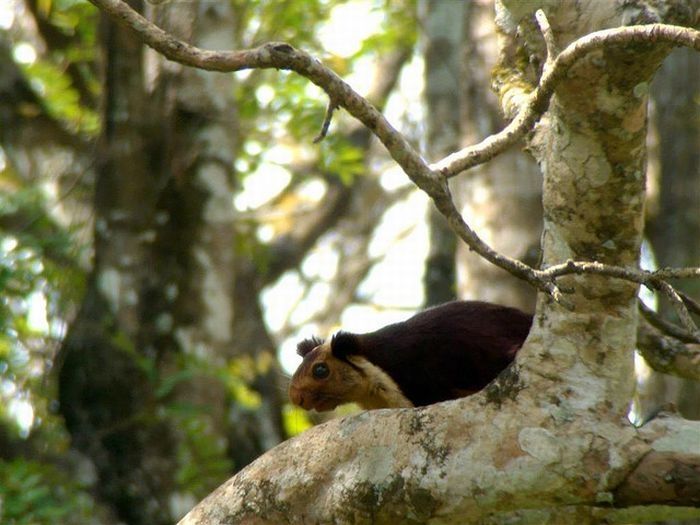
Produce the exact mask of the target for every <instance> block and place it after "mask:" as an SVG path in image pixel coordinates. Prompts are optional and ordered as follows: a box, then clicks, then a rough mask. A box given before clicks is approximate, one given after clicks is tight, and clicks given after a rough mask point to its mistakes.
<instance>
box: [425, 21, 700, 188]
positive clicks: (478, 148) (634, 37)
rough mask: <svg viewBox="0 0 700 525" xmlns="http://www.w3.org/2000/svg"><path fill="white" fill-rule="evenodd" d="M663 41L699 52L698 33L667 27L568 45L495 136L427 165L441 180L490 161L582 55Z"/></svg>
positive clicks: (605, 33) (610, 32)
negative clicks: (633, 44) (616, 46)
mask: <svg viewBox="0 0 700 525" xmlns="http://www.w3.org/2000/svg"><path fill="white" fill-rule="evenodd" d="M642 42H647V43H654V42H666V43H669V44H675V45H679V46H686V47H690V48H692V49H695V50H696V51H700V31H697V30H695V29H691V28H687V27H681V26H674V25H669V24H649V25H644V26H628V27H618V28H614V29H604V30H601V31H596V32H594V33H590V34H589V35H586V36H584V37H581V38H579V39H578V40H576V41H575V42H572V43H571V44H569V45H568V46H567V47H566V49H564V50H563V51H562V52H561V53H560V54H559V55H558V56H557V58H556V59H555V60H554V62H553V63H552V65H551V67H550V68H548V69H547V70H546V71H545V72H544V73H543V75H542V78H541V79H540V83H539V86H537V89H535V90H534V91H533V92H532V93H531V94H530V96H529V97H528V98H527V99H526V100H525V101H524V102H523V105H522V108H521V109H520V112H519V113H518V115H517V116H516V117H515V118H514V119H513V120H512V121H511V122H510V124H508V125H507V126H506V127H505V128H503V129H502V130H501V131H499V132H498V133H495V134H493V135H491V136H489V137H487V138H486V139H484V140H483V141H481V142H480V143H479V144H475V145H474V146H469V147H467V148H464V149H462V150H461V151H458V152H456V153H453V154H451V155H448V156H447V157H445V158H444V159H442V160H440V161H439V162H436V163H435V164H432V165H431V168H432V169H434V170H436V171H439V172H440V173H441V174H442V175H443V176H445V177H454V176H455V175H458V174H459V173H460V172H462V171H464V170H467V169H469V168H473V167H474V166H476V165H478V164H483V163H484V162H486V161H488V160H491V159H492V158H494V157H495V156H496V155H498V154H499V153H501V152H502V151H504V150H506V149H507V148H509V147H511V146H512V145H514V144H515V143H516V142H517V141H518V140H520V139H521V138H523V136H525V133H527V132H528V131H529V130H530V129H532V126H533V125H534V124H535V122H537V120H538V119H539V118H540V116H542V114H543V113H544V112H545V111H546V109H547V107H548V105H549V99H550V98H551V97H552V94H553V93H554V88H555V87H556V86H557V84H558V83H559V82H560V81H561V80H562V79H563V78H564V77H565V76H566V74H567V73H568V71H569V69H570V68H571V66H573V65H574V63H576V61H577V60H579V59H580V58H581V57H583V56H584V55H585V54H586V53H588V52H590V51H593V50H595V49H600V48H601V47H603V46H609V45H615V44H632V43H642Z"/></svg>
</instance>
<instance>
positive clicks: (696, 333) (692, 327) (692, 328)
mask: <svg viewBox="0 0 700 525" xmlns="http://www.w3.org/2000/svg"><path fill="white" fill-rule="evenodd" d="M651 282H652V285H653V286H654V287H655V288H656V289H657V290H659V291H661V292H663V293H664V294H665V295H666V297H668V299H669V301H671V305H673V308H674V309H675V310H676V314H677V315H678V319H679V320H680V322H681V324H682V325H683V327H684V328H685V329H686V330H688V332H689V333H690V334H692V335H693V337H695V338H696V339H697V340H698V341H699V342H700V330H698V327H697V325H696V324H695V321H693V318H692V317H691V316H690V313H689V312H688V308H686V306H685V303H684V302H683V299H681V296H680V295H678V292H676V290H675V289H674V288H673V286H671V285H670V284H669V283H667V282H666V281H662V280H657V279H654V280H652V281H651Z"/></svg>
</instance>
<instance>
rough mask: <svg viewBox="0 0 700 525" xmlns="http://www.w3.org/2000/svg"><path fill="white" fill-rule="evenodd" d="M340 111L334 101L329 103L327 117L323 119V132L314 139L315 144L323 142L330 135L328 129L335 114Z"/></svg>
mask: <svg viewBox="0 0 700 525" xmlns="http://www.w3.org/2000/svg"><path fill="white" fill-rule="evenodd" d="M336 109H338V105H337V104H334V103H333V100H332V99H331V100H329V101H328V107H327V108H326V116H325V117H324V119H323V124H322V125H321V131H319V133H318V135H316V137H315V138H314V140H313V142H314V144H318V143H319V142H321V141H322V140H323V139H324V138H325V137H326V135H327V134H328V128H329V127H330V125H331V119H332V118H333V112H334V111H335V110H336Z"/></svg>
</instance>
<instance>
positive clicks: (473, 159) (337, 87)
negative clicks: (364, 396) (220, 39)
mask: <svg viewBox="0 0 700 525" xmlns="http://www.w3.org/2000/svg"><path fill="white" fill-rule="evenodd" d="M90 1H91V2H92V3H93V4H94V5H96V6H97V7H99V8H100V9H102V10H103V11H105V12H106V13H108V14H109V15H110V16H112V17H113V18H115V19H116V20H117V21H118V22H119V23H121V24H123V25H125V26H127V27H130V28H131V29H132V30H133V31H135V32H136V33H137V34H138V35H139V37H140V38H141V39H142V40H143V41H144V42H145V43H146V44H147V45H149V46H150V47H152V48H154V49H155V50H156V51H158V52H160V53H162V54H163V55H164V56H165V57H166V58H168V59H170V60H174V61H176V62H180V63H182V64H185V65H189V66H193V67H198V68H201V69H205V70H211V71H222V72H224V71H239V70H242V69H251V68H276V69H285V70H292V71H295V72H296V73H298V74H300V75H302V76H304V77H305V78H307V79H309V80H310V81H311V82H313V83H314V84H316V85H317V86H319V87H320V88H321V89H323V90H324V91H325V92H326V93H327V94H328V96H329V97H330V100H331V101H333V103H336V104H337V105H338V106H339V107H343V108H344V109H345V110H347V111H348V112H349V113H350V114H351V115H352V116H354V117H355V118H356V119H358V120H359V121H360V122H362V123H363V124H364V125H365V126H366V127H367V128H368V129H369V130H370V131H371V132H372V133H373V134H374V135H375V136H376V137H377V138H378V139H379V140H380V141H381V142H382V144H384V146H385V147H386V149H387V151H388V152H389V154H390V155H391V157H392V158H393V159H394V160H395V161H396V162H397V164H399V165H400V166H401V167H402V168H403V170H404V172H405V173H406V174H407V175H408V177H409V178H410V179H411V180H412V181H413V182H414V183H415V184H416V185H417V186H418V187H419V188H420V189H421V190H423V191H424V192H426V193H427V194H428V195H429V196H430V197H431V198H432V199H433V201H434V203H435V205H436V206H437V208H438V209H439V210H440V212H441V213H442V214H443V215H444V216H445V217H446V218H447V221H448V223H449V224H450V226H451V227H452V229H453V230H454V231H455V232H456V233H457V234H458V235H459V237H460V238H461V239H462V240H464V242H466V243H467V245H468V246H469V247H470V249H472V250H474V251H475V252H476V253H478V254H479V255H481V256H482V257H484V258H485V259H486V260H488V261H490V262H491V263H493V264H495V265H497V266H499V267H500V268H503V269H504V270H506V271H508V272H509V273H511V274H513V275H515V276H516V277H519V278H521V279H524V280H525V281H527V282H529V283H530V284H532V285H533V286H535V287H536V288H537V289H539V290H540V291H542V292H545V293H546V294H548V295H550V296H551V297H552V298H553V299H554V300H555V301H557V302H558V303H560V304H562V305H564V306H566V307H569V308H571V306H570V304H569V303H568V301H567V300H566V299H565V297H564V294H563V291H562V290H561V289H560V287H559V286H558V285H557V284H556V281H555V280H556V277H558V276H560V275H566V274H572V273H597V274H600V275H609V276H613V277H619V278H621V279H626V280H631V281H633V282H639V280H638V277H639V274H638V273H635V270H629V269H622V268H617V267H608V266H607V265H603V264H600V263H587V262H569V263H565V265H563V266H557V267H556V268H557V269H556V270H553V269H552V268H549V269H547V270H543V271H540V270H535V269H534V268H532V267H530V266H528V265H526V264H524V263H522V262H520V261H518V260H516V259H512V258H510V257H506V256H504V255H502V254H499V253H498V252H496V251H495V250H493V249H492V248H491V247H490V246H489V245H488V244H486V243H485V242H483V241H482V240H481V239H480V238H479V236H478V235H477V234H476V232H474V231H473V230H472V229H471V228H470V227H469V225H468V224H467V223H466V222H465V221H464V219H463V218H462V216H461V214H460V213H459V211H458V210H457V208H456V206H455V204H454V202H453V200H452V197H451V195H450V191H449V187H448V185H447V180H448V179H449V178H450V177H453V176H455V175H457V174H459V173H461V172H462V171H464V170H466V169H469V168H471V167H474V166H476V165H478V164H482V163H484V162H486V161H488V160H490V159H492V158H493V157H494V156H496V155H497V154H499V153H501V152H502V151H504V150H505V149H507V148H508V147H510V146H512V145H513V144H514V143H515V142H516V141H518V140H519V139H521V138H522V137H523V136H524V135H525V133H526V132H527V131H529V130H530V129H531V128H532V126H533V125H534V124H535V122H536V121H537V120H538V119H539V117H540V116H541V115H542V114H543V113H544V111H545V110H546V109H547V107H548V105H549V100H550V98H551V96H552V94H553V93H554V88H555V87H556V85H557V84H558V83H559V82H560V81H561V80H562V79H564V78H565V76H566V74H567V72H568V71H569V69H570V68H571V66H572V65H573V64H574V63H576V61H577V60H579V59H580V58H581V57H583V56H584V55H586V54H587V53H589V52H590V51H593V50H595V49H600V48H602V47H605V46H610V45H620V44H632V43H649V42H651V43H655V42H659V43H661V42H663V43H667V44H675V45H683V46H687V47H690V48H693V49H696V50H700V32H699V31H696V30H694V29H690V28H686V27H680V26H674V25H668V24H650V25H643V26H629V27H621V28H614V29H605V30H602V31H596V32H594V33H591V34H589V35H586V36H584V37H582V38H580V39H578V40H576V41H575V42H573V43H571V44H570V45H569V46H567V47H566V49H564V50H563V51H562V52H561V53H560V54H559V55H558V56H557V58H556V59H555V60H554V61H553V63H552V67H551V68H549V69H548V70H547V71H545V72H544V74H543V75H542V78H541V79H540V83H539V86H538V87H537V89H535V90H534V91H533V92H532V94H531V95H530V96H529V97H528V98H527V100H526V101H525V102H524V103H523V105H522V108H521V110H520V112H519V113H518V115H517V116H516V117H515V119H513V121H511V123H510V124H508V125H507V126H506V127H505V128H504V129H503V130H501V131H500V132H498V133H495V134H493V135H491V136H489V137H487V138H486V139H485V140H483V141H482V142H480V143H479V144H476V145H474V146H471V147H468V148H465V149H463V150H461V151H459V152H457V153H454V154H451V155H448V156H447V157H445V158H444V159H442V160H440V161H439V162H437V163H434V164H432V165H428V164H427V163H426V161H425V160H424V159H423V158H422V157H421V156H420V154H419V153H418V152H417V151H416V150H415V149H414V148H413V147H412V146H411V145H410V143H409V142H408V141H407V140H406V138H405V137H404V136H403V135H402V134H401V133H399V132H398V131H397V130H396V129H394V128H393V127H392V125H391V124H390V123H389V122H388V121H387V119H386V118H385V117H384V116H383V115H382V114H381V112H379V111H378V110H377V109H376V108H375V107H374V106H373V105H372V104H371V103H369V102H368V101H367V100H366V99H365V98H363V97H362V96H360V95H359V94H358V93H356V92H355V91H354V90H353V89H352V87H350V85H349V84H347V83H346V82H345V81H344V80H343V79H341V78H340V77H339V76H338V75H337V74H335V73H334V72H333V71H331V70H330V69H329V68H327V67H326V66H324V65H323V64H321V62H319V61H318V60H317V59H315V58H313V57H312V56H311V55H309V54H308V53H305V52H304V51H300V50H297V49H295V48H294V47H292V46H291V45H289V44H287V43H284V42H272V43H267V44H264V45H262V46H260V47H257V48H254V49H247V50H239V51H210V50H202V49H199V48H197V47H195V46H192V45H190V44H187V43H185V42H182V41H180V40H178V39H176V38H174V37H173V36H171V35H169V34H168V33H166V32H165V31H163V30H162V29H160V28H159V27H157V26H155V25H154V24H152V23H151V22H149V21H148V20H146V19H145V18H144V17H142V16H141V15H140V14H138V13H137V12H135V11H133V10H132V9H131V8H130V7H129V6H128V5H127V4H125V3H124V2H122V1H121V0H90ZM676 273H678V272H676ZM680 273H683V272H680ZM698 274H700V270H698V271H697V272H686V273H683V275H673V276H674V277H680V276H683V277H697V276H698ZM663 275H664V277H662V276H661V274H660V275H659V276H657V279H646V278H645V281H646V282H645V283H644V284H647V283H648V284H655V286H654V287H655V288H659V287H661V288H662V290H663V291H664V292H665V293H667V294H671V293H672V291H673V292H675V291H674V290H673V289H672V288H671V289H669V288H668V287H667V286H666V285H665V284H664V285H660V284H659V283H661V282H662V281H663V279H664V278H667V277H668V275H666V274H663ZM565 291H566V290H565ZM676 304H677V303H676ZM681 317H682V318H683V319H685V320H686V321H687V318H688V317H687V316H685V315H682V316H681ZM689 328H691V329H692V327H690V325H689ZM695 330H697V328H695Z"/></svg>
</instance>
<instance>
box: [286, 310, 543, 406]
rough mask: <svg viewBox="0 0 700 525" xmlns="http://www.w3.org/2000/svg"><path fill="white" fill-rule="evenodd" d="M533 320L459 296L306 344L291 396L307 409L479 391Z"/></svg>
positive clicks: (423, 401)
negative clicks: (371, 328) (369, 328)
mask: <svg viewBox="0 0 700 525" xmlns="http://www.w3.org/2000/svg"><path fill="white" fill-rule="evenodd" d="M531 324H532V316H531V315H529V314H526V313H525V312H522V311H520V310H518V309H516V308H511V307H507V306H501V305H497V304H492V303H486V302H480V301H454V302H450V303H445V304H442V305H439V306H435V307H433V308H429V309H427V310H425V311H422V312H420V313H418V314H416V315H414V316H413V317H411V318H410V319H407V320H406V321H402V322H399V323H394V324H391V325H388V326H385V327H383V328H380V329H379V330H377V331H376V332H371V333H367V334H353V333H349V332H343V331H341V332H338V333H336V334H335V335H334V336H333V337H332V338H331V339H330V341H325V342H324V341H322V340H321V339H317V338H315V337H312V338H310V339H305V340H304V341H302V342H300V343H299V344H298V346H297V353H298V354H299V355H301V356H302V357H303V361H302V362H301V364H300V365H299V368H297V370H296V372H295V373H294V375H293V377H292V380H291V383H290V387H289V398H290V400H291V401H292V403H294V404H295V405H298V406H300V407H302V408H304V409H306V410H311V409H315V410H317V411H325V410H332V409H334V408H335V407H337V406H338V405H342V404H344V403H352V402H354V403H357V404H359V405H360V406H361V407H362V408H365V409H373V408H399V407H416V406H423V405H429V404H431V403H437V402H438V401H445V400H447V399H455V398H458V397H464V396H468V395H471V394H474V393H476V392H478V391H479V390H481V389H482V388H484V387H485V386H486V385H487V384H488V383H490V382H491V381H492V380H493V379H494V378H496V376H498V374H500V373H501V372H502V371H503V370H504V369H505V368H506V367H507V366H508V365H509V364H510V363H511V362H512V361H513V359H514V357H515V354H516V353H517V351H518V350H519V349H520V347H521V346H522V344H523V341H524V340H525V338H526V337H527V334H528V332H529V331H530V326H531Z"/></svg>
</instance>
